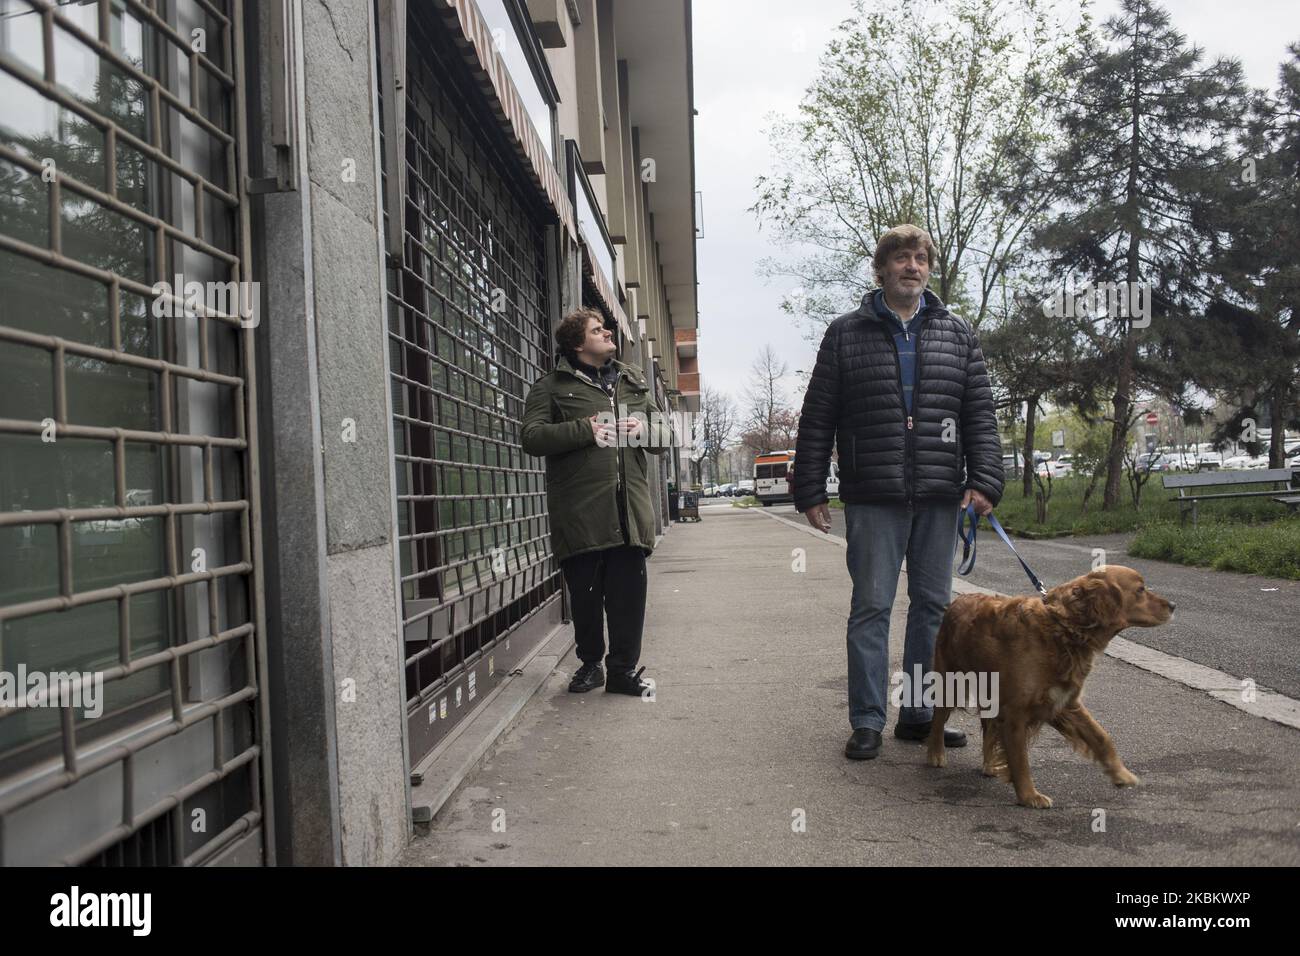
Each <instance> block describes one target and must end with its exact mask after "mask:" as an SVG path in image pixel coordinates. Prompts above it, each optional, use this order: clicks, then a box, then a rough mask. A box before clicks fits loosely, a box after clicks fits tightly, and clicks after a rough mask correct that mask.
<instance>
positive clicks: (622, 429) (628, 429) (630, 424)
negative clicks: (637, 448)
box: [615, 418, 645, 438]
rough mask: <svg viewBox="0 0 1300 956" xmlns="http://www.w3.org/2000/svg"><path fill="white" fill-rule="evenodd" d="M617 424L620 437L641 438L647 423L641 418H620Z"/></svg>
mask: <svg viewBox="0 0 1300 956" xmlns="http://www.w3.org/2000/svg"><path fill="white" fill-rule="evenodd" d="M615 424H616V425H617V426H618V435H619V437H620V438H639V437H640V436H641V435H642V434H644V432H645V423H644V422H642V421H641V419H639V418H620V419H619V420H618V421H617V422H616V423H615Z"/></svg>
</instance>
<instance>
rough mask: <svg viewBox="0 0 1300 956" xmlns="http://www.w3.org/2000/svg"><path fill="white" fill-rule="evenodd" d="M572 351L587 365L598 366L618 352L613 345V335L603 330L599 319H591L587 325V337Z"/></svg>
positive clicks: (603, 327)
mask: <svg viewBox="0 0 1300 956" xmlns="http://www.w3.org/2000/svg"><path fill="white" fill-rule="evenodd" d="M574 351H575V352H577V353H578V357H579V358H580V359H582V360H583V361H584V362H586V363H587V364H588V365H596V366H600V365H604V364H605V360H606V359H608V358H611V357H612V356H613V354H614V353H615V352H617V351H618V346H616V345H615V344H614V334H613V333H612V332H610V330H609V329H607V328H605V325H604V323H603V322H601V321H600V319H592V320H591V321H590V323H589V324H588V325H587V337H586V338H585V339H583V340H582V345H580V346H579V347H578V348H576V349H574Z"/></svg>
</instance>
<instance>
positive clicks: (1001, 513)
mask: <svg viewBox="0 0 1300 956" xmlns="http://www.w3.org/2000/svg"><path fill="white" fill-rule="evenodd" d="M1086 485H1087V480H1086V479H1084V478H1076V477H1070V478H1057V479H1055V480H1054V481H1053V482H1052V498H1051V500H1050V501H1048V503H1047V520H1046V521H1045V522H1042V523H1039V521H1038V520H1037V515H1036V513H1035V510H1034V499H1033V497H1032V495H1031V496H1030V497H1024V496H1023V495H1022V494H1021V486H1020V480H1019V479H1016V480H1015V481H1014V482H1009V483H1008V484H1007V487H1006V490H1005V491H1003V493H1002V501H1001V502H999V504H998V507H997V509H996V511H995V513H996V514H997V516H998V520H999V521H1001V522H1002V524H1003V525H1005V526H1006V527H1007V529H1008V530H1011V529H1014V530H1016V531H1019V532H1031V533H1032V532H1049V533H1051V532H1055V533H1068V534H1113V533H1117V532H1129V531H1138V530H1139V529H1141V528H1145V527H1148V526H1152V525H1158V524H1168V523H1170V522H1173V523H1175V524H1176V523H1177V522H1178V503H1177V502H1176V501H1171V500H1170V497H1171V496H1172V495H1173V494H1174V493H1175V492H1173V491H1166V490H1165V489H1164V488H1163V487H1161V485H1160V476H1159V475H1155V476H1153V477H1152V479H1151V481H1150V482H1149V483H1148V484H1147V485H1146V486H1145V487H1144V488H1143V489H1142V505H1141V507H1140V508H1134V507H1133V500H1132V498H1131V497H1130V495H1129V493H1128V487H1127V486H1125V488H1124V491H1123V497H1122V498H1121V499H1120V503H1119V505H1118V506H1117V507H1116V508H1115V509H1113V510H1111V511H1102V510H1101V497H1102V488H1101V487H1100V486H1099V487H1098V488H1097V489H1096V490H1095V491H1094V492H1093V494H1092V498H1091V499H1090V500H1089V501H1088V510H1087V512H1085V511H1084V510H1083V491H1084V488H1085V486H1086ZM1265 487H1266V486H1265V485H1262V484H1261V485H1245V486H1241V485H1236V486H1218V485H1216V486H1213V487H1210V488H1204V489H1197V490H1198V491H1199V492H1202V493H1213V492H1218V491H1256V490H1263V489H1264V488H1265ZM1280 493H1281V492H1279V494H1280ZM1286 513H1287V512H1286V508H1285V507H1284V506H1283V505H1280V504H1278V503H1277V502H1276V501H1273V500H1271V499H1270V498H1267V497H1264V496H1260V497H1258V498H1236V499H1227V500H1223V501H1203V502H1201V506H1200V520H1201V521H1207V520H1208V521H1221V522H1225V523H1229V524H1249V525H1262V524H1268V523H1273V522H1276V521H1279V520H1281V519H1282V518H1283V517H1285V515H1286Z"/></svg>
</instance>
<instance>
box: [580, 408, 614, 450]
mask: <svg viewBox="0 0 1300 956" xmlns="http://www.w3.org/2000/svg"><path fill="white" fill-rule="evenodd" d="M587 424H589V425H590V426H591V433H592V434H593V435H595V436H596V444H597V445H599V446H600V447H601V448H609V447H610V446H611V445H613V444H614V443H615V442H616V441H617V440H618V430H617V429H616V428H615V427H614V423H613V422H611V421H610V420H609V418H608V417H606V418H605V419H604V420H603V421H602V420H601V417H600V416H599V415H592V416H591V417H590V418H588V419H587Z"/></svg>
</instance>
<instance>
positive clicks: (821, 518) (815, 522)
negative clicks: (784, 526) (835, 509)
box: [804, 501, 831, 534]
mask: <svg viewBox="0 0 1300 956" xmlns="http://www.w3.org/2000/svg"><path fill="white" fill-rule="evenodd" d="M804 517H806V518H807V519H808V523H809V524H810V525H812V526H813V527H814V528H816V529H817V530H818V531H822V532H824V533H826V534H830V533H831V506H830V505H829V504H827V503H826V502H824V501H823V502H822V503H821V504H819V505H813V506H812V507H811V508H809V509H808V510H807V511H805V512H804Z"/></svg>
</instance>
